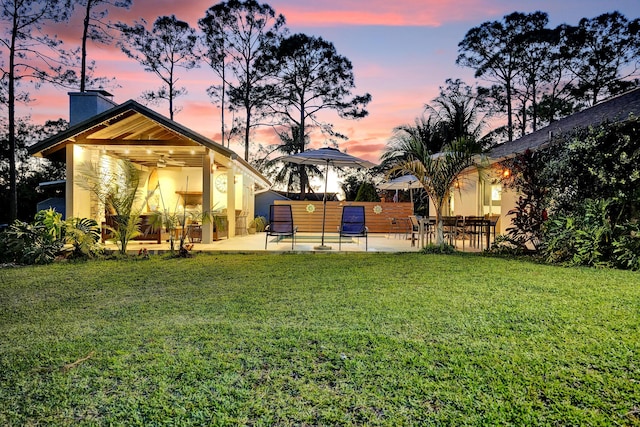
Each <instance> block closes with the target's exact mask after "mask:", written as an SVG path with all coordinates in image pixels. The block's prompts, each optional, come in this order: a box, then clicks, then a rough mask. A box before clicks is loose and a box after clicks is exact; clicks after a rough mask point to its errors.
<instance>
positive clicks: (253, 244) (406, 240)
mask: <svg viewBox="0 0 640 427" xmlns="http://www.w3.org/2000/svg"><path fill="white" fill-rule="evenodd" d="M319 238H320V235H319V234H318V233H308V232H298V233H297V234H296V241H295V245H294V249H293V251H292V250H291V241H290V240H282V241H280V242H276V241H275V238H273V237H269V244H268V245H267V249H266V250H265V248H264V243H265V234H264V233H256V234H247V235H244V236H236V237H233V238H231V239H222V240H217V241H214V242H212V243H206V244H205V243H189V244H190V245H193V247H192V249H191V251H192V252H196V253H197V252H209V251H218V252H237V253H246V252H280V253H285V252H288V253H291V252H298V253H299V252H305V253H306V252H311V253H338V252H340V253H346V252H365V242H364V239H359V241H358V239H357V238H354V239H351V241H348V240H349V239H344V238H343V240H342V248H341V250H340V251H339V250H338V240H337V233H327V235H326V237H325V244H327V245H329V246H331V247H332V249H331V250H315V249H314V246H317V245H318V242H319ZM416 243H417V242H416ZM174 245H175V246H174V247H175V248H176V249H177V247H178V242H177V241H176V242H175V243H174ZM106 246H107V247H108V248H110V249H113V250H115V245H113V244H107V245H106ZM455 246H456V248H457V249H458V250H459V251H463V250H464V252H479V251H480V249H478V248H477V247H470V245H469V244H468V242H467V243H466V244H465V245H463V242H462V240H461V239H459V240H456V241H455ZM463 246H464V248H463ZM143 248H145V249H147V251H148V252H149V253H151V254H159V253H166V252H168V251H169V243H168V242H163V243H160V244H157V243H154V242H146V241H142V242H141V241H131V242H130V243H129V245H128V247H127V251H128V252H129V253H130V254H137V253H138V252H139V251H140V249H143ZM419 250H420V245H418V244H416V245H415V246H412V245H411V235H410V234H405V233H370V234H369V250H368V252H389V253H393V252H418V251H419Z"/></svg>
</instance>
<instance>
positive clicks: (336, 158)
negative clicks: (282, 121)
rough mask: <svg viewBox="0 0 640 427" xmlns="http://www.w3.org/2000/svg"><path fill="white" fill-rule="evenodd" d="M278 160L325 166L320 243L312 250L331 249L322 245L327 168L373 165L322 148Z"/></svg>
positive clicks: (333, 150)
mask: <svg viewBox="0 0 640 427" xmlns="http://www.w3.org/2000/svg"><path fill="white" fill-rule="evenodd" d="M278 160H281V161H283V162H289V163H295V164H298V165H326V166H327V167H326V171H325V174H324V196H323V197H322V205H323V209H322V242H321V244H320V246H316V247H315V248H314V249H320V250H323V249H331V247H330V246H325V244H324V225H325V219H326V216H327V180H328V177H329V166H334V167H338V168H343V167H349V168H365V169H369V168H371V167H374V166H375V165H374V164H373V163H371V162H369V161H367V160H363V159H360V158H358V157H354V156H351V155H349V154H347V153H343V152H342V151H340V150H338V149H335V148H330V147H324V148H320V149H317V150H306V151H303V152H302V153H297V154H291V155H289V156H283V157H280V158H279V159H278Z"/></svg>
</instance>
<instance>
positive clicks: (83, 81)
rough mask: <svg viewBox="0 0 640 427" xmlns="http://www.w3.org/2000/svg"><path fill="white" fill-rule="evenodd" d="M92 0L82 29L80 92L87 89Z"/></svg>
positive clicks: (88, 2)
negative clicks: (88, 39)
mask: <svg viewBox="0 0 640 427" xmlns="http://www.w3.org/2000/svg"><path fill="white" fill-rule="evenodd" d="M91 6H92V0H87V11H86V14H85V16H84V28H83V30H82V53H81V65H80V92H84V91H85V90H86V86H85V85H86V80H87V35H88V33H89V22H90V14H91Z"/></svg>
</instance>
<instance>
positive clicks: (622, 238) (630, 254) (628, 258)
mask: <svg viewBox="0 0 640 427" xmlns="http://www.w3.org/2000/svg"><path fill="white" fill-rule="evenodd" d="M615 231H616V233H615V234H616V236H617V237H615V238H614V240H613V242H612V246H613V257H614V262H615V265H616V266H617V267H619V268H624V269H629V270H640V225H639V224H638V223H630V222H628V223H626V224H624V225H619V226H617V227H616V230H615Z"/></svg>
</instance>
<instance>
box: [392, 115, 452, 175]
mask: <svg viewBox="0 0 640 427" xmlns="http://www.w3.org/2000/svg"><path fill="white" fill-rule="evenodd" d="M414 140H418V141H421V143H422V144H423V146H424V147H423V149H424V150H427V151H428V152H429V153H430V154H435V153H437V152H439V151H440V150H442V147H444V146H445V145H446V141H445V139H444V138H443V133H442V132H441V126H440V124H439V123H438V122H435V121H434V120H433V119H432V118H431V117H429V118H425V117H424V116H422V117H418V118H416V119H415V122H414V124H413V125H400V126H398V127H396V128H395V129H394V130H393V136H392V137H391V139H390V140H389V142H388V143H387V146H386V148H385V150H384V152H383V153H382V158H381V159H382V163H381V165H380V168H381V169H383V170H389V169H391V168H393V167H394V166H396V165H397V164H398V163H402V162H404V161H406V160H407V159H408V153H409V152H410V151H411V150H412V145H413V142H412V141H414Z"/></svg>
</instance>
